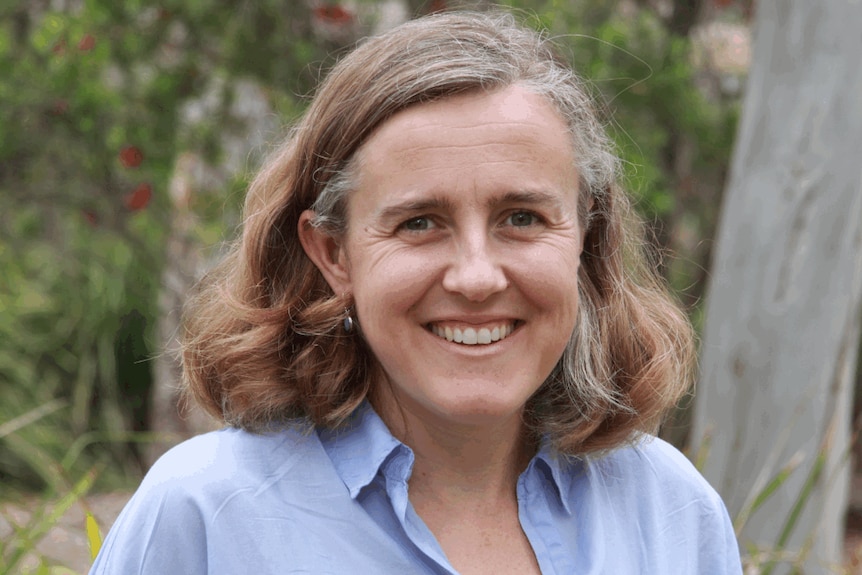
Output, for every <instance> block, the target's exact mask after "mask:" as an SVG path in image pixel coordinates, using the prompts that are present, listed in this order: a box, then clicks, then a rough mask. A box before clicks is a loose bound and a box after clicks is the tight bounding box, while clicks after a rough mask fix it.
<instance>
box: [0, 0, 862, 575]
mask: <svg viewBox="0 0 862 575" xmlns="http://www.w3.org/2000/svg"><path fill="white" fill-rule="evenodd" d="M499 4H503V5H505V6H508V7H511V8H513V9H515V10H516V12H517V13H518V14H519V15H520V17H521V18H522V19H523V20H525V21H526V22H527V23H529V24H532V25H535V26H541V27H544V28H546V29H547V30H548V31H549V32H550V34H551V35H552V36H554V37H555V38H557V40H558V42H559V43H560V44H561V45H562V46H563V47H564V50H565V51H566V55H567V57H569V58H570V59H571V61H572V62H573V64H574V66H575V68H576V69H577V70H578V71H579V72H580V73H581V74H582V75H583V76H584V77H586V78H587V79H588V80H589V82H590V85H591V88H592V89H593V90H594V92H595V94H596V97H597V98H599V99H600V100H601V101H602V102H603V106H604V112H605V114H606V119H607V128H608V130H609V132H610V133H611V135H612V136H613V138H614V140H615V142H616V144H617V146H618V149H619V153H620V155H621V156H622V158H623V159H624V166H625V176H626V185H627V187H628V189H629V190H630V192H631V193H632V195H633V197H634V198H635V199H636V208H637V210H638V211H639V212H640V213H641V214H642V216H643V218H644V219H645V220H646V222H647V223H648V225H649V229H650V232H651V234H650V241H651V242H652V244H653V246H654V248H655V253H656V254H657V256H658V258H657V261H658V265H659V266H660V268H661V272H662V274H663V275H664V276H665V277H666V278H667V281H668V282H669V283H670V285H671V286H672V287H673V289H674V290H675V291H676V292H677V294H678V296H679V298H680V299H681V301H682V302H683V303H684V305H685V306H686V308H687V309H688V311H689V312H690V314H691V317H692V320H693V322H694V324H695V326H696V327H697V328H698V329H699V330H701V329H703V327H704V312H705V304H704V302H705V294H706V289H707V285H708V282H709V279H710V265H711V262H712V257H713V255H714V254H713V251H714V248H715V245H716V242H715V241H714V238H716V237H717V226H718V219H719V212H720V208H721V206H722V199H723V198H722V196H723V193H724V190H725V188H726V186H727V182H728V178H729V174H730V170H731V158H732V152H733V148H734V140H735V136H736V133H737V125H738V121H739V118H740V115H741V110H742V105H743V94H744V92H745V87H746V85H747V81H748V77H749V71H750V69H751V65H752V28H753V23H754V6H753V0H578V1H574V0H565V1H564V0H511V1H505V2H501V3H498V5H499ZM489 5H490V3H487V2H478V1H473V2H469V1H457V0H352V1H351V0H341V1H326V0H258V1H256V2H249V1H247V0H243V1H238V0H220V1H216V0H183V1H178V0H163V1H159V2H146V1H143V0H128V1H124V2H116V1H114V0H30V1H19V2H15V1H7V2H5V3H3V5H2V6H0V507H1V506H2V502H3V501H6V502H14V503H16V504H17V505H20V504H21V503H20V502H21V501H31V500H32V498H34V497H35V498H37V499H39V500H40V501H42V500H45V501H51V500H54V499H56V498H59V497H62V496H63V495H64V494H69V493H76V494H78V495H82V494H83V493H82V491H83V490H84V489H83V487H82V485H84V484H82V483H81V478H87V481H86V482H85V486H86V489H87V490H91V491H92V492H115V491H120V492H127V491H128V490H130V489H133V488H134V486H135V485H136V484H137V482H138V481H139V480H140V478H141V476H142V474H143V473H144V472H145V471H146V469H147V467H148V466H149V465H150V464H151V463H152V461H153V460H154V458H155V457H157V456H158V455H159V454H160V453H162V452H163V451H164V450H165V449H166V448H167V447H169V446H170V445H172V444H175V443H176V442H178V441H180V440H181V439H183V438H185V437H188V436H189V435H191V434H194V433H198V432H201V431H204V430H206V429H209V428H211V427H212V423H211V422H208V421H206V419H205V418H204V417H203V416H201V415H200V414H198V413H197V412H195V410H194V409H191V408H190V407H188V406H180V407H179V409H178V407H177V398H178V385H179V373H180V370H179V365H178V363H177V361H176V355H175V353H176V350H177V344H176V338H177V334H178V330H179V320H180V313H181V306H182V302H183V299H184V297H185V294H186V293H187V292H188V290H189V289H190V288H191V287H192V286H193V285H194V283H195V281H196V280H197V279H198V278H199V277H200V276H201V274H202V273H203V272H204V271H205V270H206V269H207V268H208V267H209V266H210V265H211V264H212V263H213V262H214V261H216V260H217V259H218V257H219V254H220V253H222V251H223V249H224V245H225V243H226V242H229V241H230V240H231V239H232V238H234V237H235V234H236V232H237V225H238V223H239V221H240V209H241V204H242V201H243V194H244V189H245V186H246V185H247V183H248V180H249V177H250V176H251V174H252V173H253V172H254V170H255V169H256V167H257V166H258V165H259V162H260V161H261V159H262V157H263V156H264V155H265V154H266V152H267V151H268V149H269V148H270V146H272V145H274V144H275V143H276V142H277V141H278V139H279V138H280V137H281V136H283V135H284V134H285V131H286V128H287V127H288V126H289V125H290V123H291V121H292V120H294V119H295V118H297V117H298V116H299V115H300V114H301V113H302V111H303V109H304V107H305V106H306V105H307V104H308V102H309V100H310V98H311V96H312V95H313V93H314V87H315V85H316V83H317V81H318V79H319V78H321V77H322V76H324V75H325V73H326V71H327V69H328V68H329V67H330V66H331V65H332V64H333V62H334V61H335V60H336V59H337V58H338V55H339V54H340V53H343V51H345V50H347V49H349V47H350V46H351V45H353V44H354V43H355V42H356V41H358V40H359V39H361V38H362V37H364V36H367V35H369V34H373V33H376V32H379V31H382V30H385V29H387V28H389V27H391V26H394V25H396V24H398V23H399V22H401V21H404V20H406V19H408V18H411V17H415V16H418V15H422V14H428V13H432V12H437V11H443V10H447V9H458V8H464V7H468V8H478V9H483V8H487V7H488V6H489ZM853 309H854V310H856V311H855V312H854V313H857V315H858V309H857V308H853ZM852 341H853V345H854V351H853V352H852V353H851V354H850V356H851V357H852V358H853V359H855V346H858V344H857V343H856V341H857V340H856V339H853V340H852ZM854 373H855V372H854ZM850 379H851V380H852V381H853V382H854V383H853V385H854V388H858V387H859V383H858V382H859V377H851V378H850ZM858 395H859V394H858V393H857V394H854V393H850V394H849V395H848V396H847V397H853V396H858ZM693 403H694V402H693V401H688V402H686V405H683V406H681V407H680V409H679V412H678V413H677V414H676V415H675V417H674V418H673V419H672V420H671V421H670V422H669V423H668V425H666V426H665V429H664V430H663V432H662V433H663V435H664V436H665V437H666V438H668V439H669V440H670V441H672V442H674V443H675V444H676V445H678V446H679V447H680V448H683V449H686V450H687V451H688V452H689V453H692V454H694V453H695V452H697V451H698V448H699V447H701V443H703V441H704V440H703V439H702V438H700V437H698V438H697V439H692V433H691V429H692V425H691V420H692V415H691V413H692V409H691V404H693ZM790 410H791V411H792V408H790ZM856 411H858V410H854V413H855V412H856ZM849 455H850V454H849V452H848V453H847V454H846V457H845V460H849ZM693 456H694V455H693ZM779 467H780V466H779ZM776 469H777V468H776ZM76 490H77V491H76ZM79 492H81V493H79ZM76 496H77V495H76ZM852 499H853V498H852V497H851V503H852ZM851 516H852V514H851ZM7 519H8V518H7ZM7 533H9V531H7ZM0 534H2V530H0ZM9 537H11V536H9ZM11 541H12V539H7V545H8V546H9V547H7V550H8V548H10V547H11V545H12V544H11V543H10V542H11ZM0 550H2V548H0ZM10 564H11V563H10ZM2 565H3V564H2V563H0V572H3V571H2ZM10 569H11V568H10ZM9 572H12V571H9Z"/></svg>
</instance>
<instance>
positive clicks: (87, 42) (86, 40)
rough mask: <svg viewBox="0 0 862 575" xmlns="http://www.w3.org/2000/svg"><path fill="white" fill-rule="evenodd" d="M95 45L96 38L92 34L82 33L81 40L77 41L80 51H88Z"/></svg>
mask: <svg viewBox="0 0 862 575" xmlns="http://www.w3.org/2000/svg"><path fill="white" fill-rule="evenodd" d="M95 46H96V38H94V37H93V35H92V34H84V37H83V38H81V41H80V42H78V50H80V51H81V52H88V51H90V50H92V49H93V48H94V47H95Z"/></svg>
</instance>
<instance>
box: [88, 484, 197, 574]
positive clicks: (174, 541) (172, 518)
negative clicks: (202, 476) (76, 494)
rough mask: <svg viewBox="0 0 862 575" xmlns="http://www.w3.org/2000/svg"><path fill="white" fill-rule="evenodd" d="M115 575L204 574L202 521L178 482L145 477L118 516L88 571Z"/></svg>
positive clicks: (192, 500)
mask: <svg viewBox="0 0 862 575" xmlns="http://www.w3.org/2000/svg"><path fill="white" fill-rule="evenodd" d="M148 479H149V478H148ZM117 573H123V574H125V575H166V574H169V573H182V574H183V575H198V574H200V575H205V574H206V573H207V541H206V524H205V520H204V518H203V516H202V513H201V511H200V509H199V508H198V506H197V505H196V503H195V501H194V499H193V498H192V497H190V496H189V495H188V494H186V493H184V490H183V489H181V488H180V486H178V485H176V484H171V483H170V482H165V483H159V482H157V481H147V480H145V482H144V483H143V484H142V485H141V488H140V489H139V490H138V492H137V493H136V494H135V496H134V497H133V498H132V499H131V501H130V502H129V503H128V505H127V506H126V508H125V509H124V510H123V512H122V513H121V514H120V516H119V517H118V518H117V521H116V523H114V525H113V527H112V528H111V530H110V532H109V533H108V536H107V538H106V539H105V541H104V544H103V545H102V549H101V551H100V552H99V555H98V557H96V561H95V563H94V564H93V567H92V568H91V570H90V575H115V574H117Z"/></svg>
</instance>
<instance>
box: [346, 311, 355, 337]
mask: <svg viewBox="0 0 862 575" xmlns="http://www.w3.org/2000/svg"><path fill="white" fill-rule="evenodd" d="M344 331H345V332H346V333H351V332H352V331H353V316H352V315H350V311H348V312H347V317H345V318H344Z"/></svg>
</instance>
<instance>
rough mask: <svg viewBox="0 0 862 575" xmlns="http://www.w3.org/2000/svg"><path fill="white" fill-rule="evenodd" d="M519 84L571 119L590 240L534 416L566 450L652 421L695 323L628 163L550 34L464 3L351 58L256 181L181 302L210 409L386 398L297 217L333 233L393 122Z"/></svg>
mask: <svg viewBox="0 0 862 575" xmlns="http://www.w3.org/2000/svg"><path fill="white" fill-rule="evenodd" d="M512 87H517V89H519V90H522V91H524V92H526V93H528V94H532V95H535V96H538V98H539V99H540V100H541V101H542V102H546V103H547V104H549V105H550V106H551V107H552V109H553V110H554V112H555V113H556V114H558V119H559V121H560V124H559V125H560V129H561V130H565V131H566V136H567V137H568V144H569V146H570V147H569V148H568V150H567V151H570V152H571V161H572V163H573V173H574V174H576V175H577V176H576V179H577V181H576V182H573V184H572V189H571V192H572V194H573V195H574V200H573V201H574V202H575V208H576V209H575V212H576V218H577V223H578V226H579V233H580V237H579V239H580V240H581V241H582V243H583V254H581V257H580V269H579V270H578V266H577V264H575V265H574V266H573V267H572V271H573V273H577V274H578V277H577V279H576V280H573V281H572V285H573V286H574V285H576V286H577V291H579V292H580V309H579V311H578V317H577V321H576V322H575V325H576V327H575V329H574V331H573V333H572V334H571V337H570V340H569V342H568V345H567V346H566V349H565V351H564V352H563V353H562V356H561V357H560V358H559V361H557V362H556V363H555V365H554V366H553V368H552V369H551V373H550V375H549V376H548V377H547V379H546V381H545V382H544V383H542V384H541V385H540V386H539V389H538V391H537V392H536V393H535V394H534V395H533V396H532V398H531V399H530V400H529V403H528V405H527V411H526V417H527V420H528V422H529V423H530V424H531V425H532V426H534V428H535V430H536V431H537V432H538V433H547V434H550V435H551V436H552V438H553V439H554V440H555V441H556V442H557V443H558V445H559V446H560V447H561V448H563V449H564V450H566V451H569V452H582V451H591V450H595V449H603V448H608V447H612V446H613V445H615V444H617V443H619V442H620V441H624V440H625V439H626V438H628V437H629V436H630V435H631V434H632V432H633V431H634V430H638V429H650V428H652V427H654V425H655V424H656V423H657V421H658V419H659V417H660V416H661V414H662V413H664V412H665V410H666V409H667V408H668V407H670V406H671V405H672V404H673V402H674V401H675V400H676V399H677V398H678V396H679V395H680V393H681V392H682V391H683V390H684V389H685V385H686V383H687V379H686V376H687V373H686V368H687V366H688V365H689V360H690V354H691V336H690V330H689V328H688V326H687V324H686V322H685V319H684V317H683V316H682V315H681V313H680V312H679V310H678V309H677V308H676V307H675V306H674V305H673V304H672V303H671V302H670V301H669V300H668V299H667V296H666V294H665V292H664V291H663V289H662V288H661V287H660V285H659V283H658V282H657V281H656V280H655V277H654V274H653V273H652V272H651V271H650V270H649V269H647V268H646V266H645V265H644V264H645V262H644V260H643V255H642V254H641V252H640V250H639V246H637V245H635V249H631V244H632V240H635V242H634V243H635V244H636V243H637V240H638V239H639V237H635V236H637V235H638V233H639V232H638V231H637V230H635V236H632V232H631V230H629V229H627V227H626V226H627V225H628V224H627V222H628V221H630V218H629V214H628V201H627V199H626V197H625V195H624V194H623V193H622V192H621V190H620V189H619V188H618V186H617V184H616V178H617V174H616V165H617V161H616V159H615V157H614V155H613V154H612V152H611V148H610V145H609V143H608V140H607V138H606V136H605V134H604V132H603V130H602V128H601V125H600V123H599V121H598V119H597V116H596V113H595V111H594V109H593V106H592V104H591V101H590V98H589V96H588V94H587V93H586V91H585V89H584V87H583V83H582V82H581V80H580V79H578V78H577V76H576V75H575V74H574V73H573V72H572V71H571V69H570V68H569V67H568V66H567V65H566V64H565V63H564V62H563V61H562V60H561V59H560V58H559V57H558V56H557V55H556V52H555V50H554V47H553V46H552V45H551V44H550V43H549V42H548V41H547V40H546V39H544V38H543V37H542V36H540V35H539V34H536V33H535V32H533V31H530V30H526V29H524V28H521V27H519V26H518V25H516V24H515V22H514V20H513V19H512V18H511V17H510V16H502V15H494V16H486V15H479V14H463V13H462V14H458V13H456V14H450V15H443V16H435V17H429V18H425V19H421V20H417V21H413V22H410V23H408V24H405V25H403V26H401V27H399V28H398V29H396V30H393V31H392V32H389V33H387V34H385V35H383V36H381V37H378V38H373V39H370V40H368V41H366V42H365V43H363V44H362V45H361V46H359V48H357V49H356V50H355V51H354V52H353V53H351V54H350V55H349V56H347V57H346V58H344V59H343V60H342V61H341V62H339V63H338V64H337V65H336V67H335V68H334V69H333V71H332V72H331V74H330V75H329V76H328V77H327V79H326V80H325V81H324V83H323V84H322V86H321V88H320V90H319V91H318V93H317V94H316V96H315V98H314V100H313V102H312V103H311V106H310V107H309V109H308V112H307V113H306V114H305V116H304V117H303V119H302V120H301V121H300V123H299V124H298V126H297V127H296V128H295V129H294V130H293V132H292V133H291V135H290V137H289V138H288V140H287V141H286V142H285V144H284V145H283V147H282V148H281V149H280V150H279V151H278V152H277V153H276V154H275V155H273V157H272V158H270V160H269V161H268V162H267V164H266V165H265V166H264V167H263V169H262V170H261V172H260V174H259V175H258V177H257V178H256V179H255V181H254V182H253V184H252V186H251V188H250V191H249V195H248V198H247V201H246V211H245V222H244V229H243V235H242V239H241V241H240V243H239V244H238V245H237V246H236V248H235V249H234V251H233V252H232V253H231V254H230V255H229V257H228V259H227V260H226V262H225V263H223V264H222V265H221V266H220V267H219V268H218V269H217V270H215V271H214V272H213V274H211V276H210V277H209V278H208V279H205V281H204V287H203V289H202V291H201V292H200V293H199V295H198V296H197V297H196V299H195V300H193V301H192V303H191V304H190V306H189V308H188V310H187V330H188V334H187V338H186V347H185V353H184V361H185V363H184V366H185V374H186V380H187V382H188V383H189V386H190V389H191V390H192V392H193V393H194V394H195V396H196V397H197V398H198V399H199V400H201V401H202V403H203V405H204V406H205V407H207V408H208V409H209V410H210V411H211V412H212V413H215V414H217V415H219V416H221V417H223V418H225V419H226V420H227V421H228V422H229V423H232V424H235V425H239V426H243V427H248V428H251V429H256V428H260V427H262V426H264V425H266V424H268V423H271V422H273V421H279V420H283V419H285V418H289V417H296V416H304V417H309V418H310V419H311V420H313V421H314V422H315V423H317V424H320V425H337V424H338V423H340V422H341V421H343V420H344V419H345V418H346V417H347V416H348V415H349V413H351V412H352V411H353V409H355V407H356V406H357V405H358V404H359V403H360V402H361V401H362V400H363V399H365V398H366V397H367V396H368V395H369V393H372V394H373V393H374V391H375V390H374V384H375V382H379V381H380V380H382V379H383V378H384V377H385V374H384V373H383V370H382V369H381V365H380V362H379V361H378V360H377V358H376V357H375V355H374V353H372V350H371V348H370V347H369V346H368V344H367V342H366V341H365V339H364V338H363V336H362V335H359V334H356V333H354V334H345V333H344V332H342V331H340V330H339V327H338V326H339V325H340V324H341V320H342V319H343V317H344V315H345V313H346V310H347V309H348V308H350V307H351V306H352V305H353V303H354V302H353V300H352V293H350V290H344V291H343V292H341V293H338V292H339V291H341V290H335V289H333V286H332V285H330V284H332V282H330V283H327V282H326V280H325V278H324V276H323V274H321V272H320V270H319V269H318V268H317V267H316V266H315V264H314V263H313V262H312V261H311V260H310V259H309V258H308V256H307V255H306V253H305V251H304V250H303V247H302V246H301V245H300V241H299V234H298V233H297V229H298V228H297V226H298V225H299V224H300V220H301V218H303V216H302V214H303V212H306V210H312V212H313V217H308V216H306V218H305V220H304V223H307V224H308V225H309V226H312V227H314V228H315V230H316V231H317V233H319V234H325V235H328V236H329V237H331V238H333V241H334V242H335V244H334V245H337V244H338V242H339V241H343V240H344V238H345V237H346V235H347V234H348V232H349V228H350V226H351V223H352V219H351V214H350V210H349V209H348V207H349V205H350V201H349V199H350V194H351V192H353V191H355V190H357V189H358V188H359V187H360V186H361V183H360V182H361V179H362V173H363V161H362V158H363V146H364V144H365V143H366V142H368V141H369V139H370V138H373V137H374V134H375V133H377V132H378V131H379V130H380V129H381V126H385V125H386V123H387V122H388V121H389V120H390V119H392V118H393V116H396V115H397V114H398V113H399V112H402V111H404V110H409V109H411V108H414V107H418V106H421V105H428V104H429V103H433V102H444V101H449V100H454V99H457V98H468V99H469V98H470V97H480V96H481V95H489V94H494V93H501V92H504V91H506V90H507V89H512ZM510 91H511V90H510ZM308 213H309V212H306V214H308ZM579 247H580V246H578V248H579ZM578 253H579V252H578ZM577 255H578V254H575V255H574V258H575V262H577V260H578V258H577ZM359 322H360V324H361V323H362V317H361V314H360V317H359Z"/></svg>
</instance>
